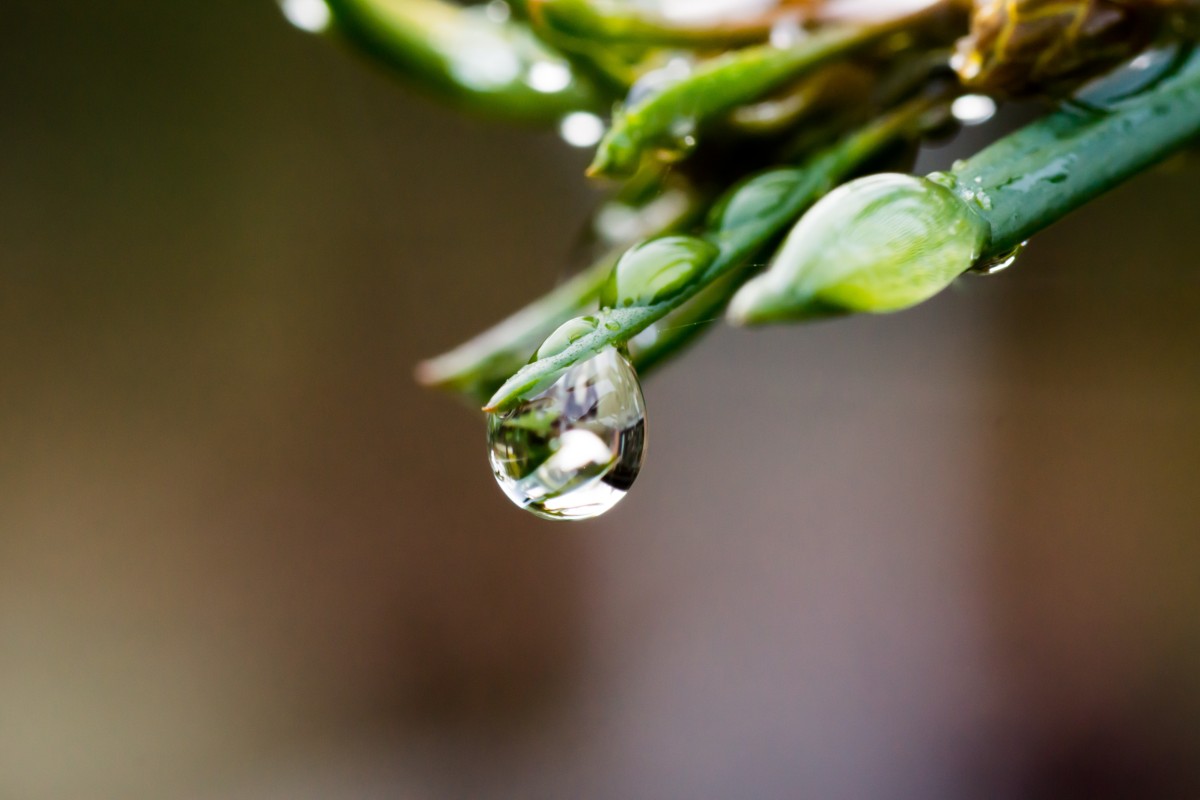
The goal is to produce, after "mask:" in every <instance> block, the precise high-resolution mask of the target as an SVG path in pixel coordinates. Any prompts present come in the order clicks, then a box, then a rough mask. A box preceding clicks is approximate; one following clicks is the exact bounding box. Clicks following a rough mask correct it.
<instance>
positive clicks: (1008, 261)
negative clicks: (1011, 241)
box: [967, 242, 1029, 276]
mask: <svg viewBox="0 0 1200 800" xmlns="http://www.w3.org/2000/svg"><path fill="white" fill-rule="evenodd" d="M1027 244H1029V242H1021V243H1020V244H1019V245H1017V246H1016V247H1014V248H1013V249H1012V250H1009V251H1008V252H1006V253H1001V254H1000V255H997V256H992V257H991V258H985V259H981V260H980V261H978V262H976V263H975V265H974V266H972V267H971V268H970V269H969V270H967V271H968V272H970V273H971V274H973V275H985V276H986V275H995V274H997V273H1000V272H1003V271H1004V270H1006V269H1008V268H1009V267H1011V266H1012V265H1013V264H1014V263H1016V260H1017V258H1018V257H1019V256H1020V255H1021V253H1022V252H1024V251H1025V246H1026V245H1027Z"/></svg>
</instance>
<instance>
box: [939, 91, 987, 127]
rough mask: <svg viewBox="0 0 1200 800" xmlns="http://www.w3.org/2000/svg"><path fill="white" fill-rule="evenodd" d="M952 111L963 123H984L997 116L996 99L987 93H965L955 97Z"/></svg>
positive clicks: (951, 107)
mask: <svg viewBox="0 0 1200 800" xmlns="http://www.w3.org/2000/svg"><path fill="white" fill-rule="evenodd" d="M950 113H951V114H953V115H954V118H955V119H956V120H958V121H959V122H961V123H962V124H963V125H982V124H983V123H985V122H987V121H988V120H989V119H991V118H992V117H994V116H996V101H995V100H993V99H992V98H990V97H988V96H987V95H986V94H964V95H962V96H961V97H957V98H955V100H954V102H953V103H952V104H951V105H950Z"/></svg>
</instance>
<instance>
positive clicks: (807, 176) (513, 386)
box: [484, 99, 934, 412]
mask: <svg viewBox="0 0 1200 800" xmlns="http://www.w3.org/2000/svg"><path fill="white" fill-rule="evenodd" d="M933 104H934V101H931V100H929V99H919V100H914V101H911V102H909V103H907V104H905V105H904V106H901V107H900V108H899V109H897V110H895V111H893V112H892V113H890V114H888V115H886V116H884V117H883V118H881V119H879V120H877V121H876V122H874V123H872V124H870V125H868V126H866V127H865V128H863V129H861V130H860V131H858V132H857V133H855V134H853V135H851V136H849V137H847V138H846V139H844V140H843V141H841V142H839V143H838V144H836V145H834V146H832V147H830V148H828V149H826V150H824V151H822V152H821V153H819V154H818V155H816V156H815V157H813V158H812V159H811V160H810V161H809V162H808V164H807V165H806V166H805V167H803V168H801V169H786V170H775V171H773V172H772V173H768V174H773V175H777V176H779V178H781V179H783V180H785V181H788V182H790V184H789V185H788V187H787V190H786V192H784V193H782V194H781V195H780V196H779V197H778V198H777V200H776V202H774V203H772V204H771V205H770V206H769V207H768V208H765V209H763V210H762V213H761V214H759V215H758V216H756V217H754V218H752V219H747V220H745V221H744V222H743V223H742V224H739V225H736V226H734V227H733V228H732V229H728V230H720V231H718V230H710V231H709V232H707V233H706V234H705V235H704V236H703V238H704V239H705V240H707V241H708V242H710V243H711V244H712V245H714V246H716V248H717V249H718V254H717V256H716V258H715V259H714V260H713V261H712V263H711V264H709V265H708V267H707V268H706V269H705V271H704V273H703V274H702V275H701V276H700V278H699V279H697V280H696V281H695V282H694V283H692V284H691V285H690V286H688V287H686V288H684V289H683V290H682V291H680V292H679V293H678V294H675V295H673V296H671V297H669V298H667V299H665V300H663V301H661V302H658V303H655V304H653V305H648V306H633V307H628V308H613V309H605V310H603V311H601V312H600V315H599V316H600V317H601V324H599V325H597V327H596V330H595V331H593V332H591V333H589V334H587V335H585V336H583V337H581V338H580V339H578V340H577V341H575V342H574V343H573V344H571V345H570V346H569V347H567V348H566V349H565V350H563V351H561V352H559V353H557V354H555V355H552V356H548V357H546V358H542V359H539V360H537V361H534V362H533V363H532V364H529V365H527V366H525V367H523V368H521V369H520V370H519V371H518V372H517V373H516V374H515V375H513V376H512V377H511V378H509V379H508V381H506V382H505V383H504V385H503V386H501V387H500V389H499V390H498V391H497V392H496V394H495V395H493V396H492V399H491V400H490V401H489V402H488V404H487V406H486V407H485V408H484V410H485V411H489V412H495V411H504V410H507V409H509V408H511V407H512V406H513V405H515V404H516V403H517V402H519V401H520V400H521V398H522V397H523V396H524V395H525V394H526V393H527V392H529V391H530V390H532V389H535V388H537V387H538V386H541V385H545V383H546V382H548V381H551V380H553V379H555V378H557V377H558V376H560V375H562V374H563V373H564V372H566V371H567V370H568V369H569V368H570V367H571V366H572V365H573V364H575V363H578V362H580V361H583V360H585V359H587V358H589V357H591V356H593V355H595V354H597V353H599V352H600V351H601V350H603V349H604V348H606V347H613V346H616V345H620V344H622V343H624V342H626V341H628V340H629V339H631V338H632V337H634V336H636V335H637V334H638V333H640V332H641V331H643V330H645V329H646V328H647V327H648V326H650V325H651V324H653V323H654V322H656V321H658V320H660V319H662V318H663V317H665V316H666V315H667V314H669V313H671V312H672V311H674V310H675V309H677V308H679V307H680V306H682V305H683V304H684V303H686V302H687V301H688V300H690V299H691V298H692V297H694V296H696V295H697V294H698V293H699V292H700V291H702V290H703V289H704V287H706V286H708V285H710V284H712V283H713V282H715V281H716V280H718V279H719V278H721V277H722V276H724V275H726V274H728V273H729V272H731V271H732V270H734V269H736V268H737V267H739V266H740V265H741V264H742V263H744V261H745V260H746V259H748V258H750V257H751V256H753V255H754V254H755V253H756V252H758V250H759V249H760V248H762V247H763V246H765V245H766V244H767V243H768V242H770V241H772V240H773V239H775V238H776V237H778V236H779V235H780V234H781V233H782V232H783V231H784V230H786V229H787V227H788V226H789V225H790V224H791V223H793V222H794V221H795V219H796V218H797V217H798V216H799V215H800V214H801V213H802V212H803V211H804V210H805V209H807V208H808V207H809V206H810V205H812V203H813V202H814V201H815V200H816V199H817V198H819V197H820V196H821V195H823V194H825V193H826V192H828V191H829V190H830V189H832V188H833V187H834V186H836V185H837V184H838V183H840V182H841V181H842V180H844V179H845V178H846V177H847V176H848V175H849V174H850V173H852V172H853V171H854V170H855V169H856V168H857V167H858V166H859V165H860V164H862V163H863V162H864V161H867V160H868V159H870V158H871V157H872V156H875V155H876V154H878V153H879V152H880V151H881V150H882V149H884V148H885V147H887V146H888V145H889V144H891V143H892V142H894V141H895V140H897V139H898V138H902V137H904V136H906V135H910V134H911V133H913V132H915V131H918V130H920V129H921V127H922V121H923V120H924V119H925V117H926V115H927V113H928V112H929V110H930V108H931V106H932V105H933ZM738 191H739V190H734V192H733V195H736V194H737V192H738Z"/></svg>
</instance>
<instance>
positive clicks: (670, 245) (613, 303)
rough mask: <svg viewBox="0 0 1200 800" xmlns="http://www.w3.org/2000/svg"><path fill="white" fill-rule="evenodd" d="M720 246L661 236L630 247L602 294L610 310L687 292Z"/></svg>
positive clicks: (702, 241)
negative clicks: (688, 287)
mask: <svg viewBox="0 0 1200 800" xmlns="http://www.w3.org/2000/svg"><path fill="white" fill-rule="evenodd" d="M717 253H718V250H717V248H716V246H714V245H712V244H710V243H709V242H706V241H704V240H703V239H697V238H696V237H695V236H660V237H658V238H657V239H650V240H649V241H646V242H642V243H641V244H639V245H635V246H634V247H632V248H630V249H629V250H628V251H627V252H626V253H625V255H623V256H621V259H620V260H619V261H618V262H617V265H616V267H614V268H613V271H612V277H610V278H609V280H608V284H607V285H606V286H605V287H604V291H603V292H602V293H601V295H600V302H601V303H602V304H603V305H605V306H608V307H610V308H627V307H629V306H649V305H654V304H655V303H659V302H662V301H663V300H666V299H667V298H668V297H673V296H675V295H677V294H679V292H681V291H683V290H684V289H685V288H686V287H687V286H688V285H689V284H690V283H692V282H693V281H694V280H696V277H697V276H698V275H700V274H701V273H702V272H703V271H704V270H705V269H706V268H707V267H708V265H709V264H711V263H712V262H713V259H715V258H716V257H717Z"/></svg>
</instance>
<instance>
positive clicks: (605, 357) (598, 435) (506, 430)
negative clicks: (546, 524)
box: [488, 347, 646, 520]
mask: <svg viewBox="0 0 1200 800" xmlns="http://www.w3.org/2000/svg"><path fill="white" fill-rule="evenodd" d="M645 448H646V403H645V400H644V398H643V397H642V388H641V385H640V384H639V382H638V378H637V373H636V372H634V369H633V366H632V365H631V364H630V363H629V361H628V359H626V358H625V356H624V355H622V354H621V353H620V352H618V351H617V350H616V349H615V348H611V347H610V348H608V349H606V350H604V351H602V352H601V353H599V354H598V355H596V356H594V357H593V358H590V359H588V360H587V361H584V362H582V363H580V364H576V365H575V366H574V367H572V368H571V369H570V370H568V371H567V372H566V373H565V374H564V375H563V376H562V377H561V378H559V379H558V380H557V381H556V382H555V383H554V384H552V385H551V386H550V387H549V388H548V389H546V390H545V391H543V392H541V393H540V394H538V395H537V396H535V397H533V398H531V399H529V400H526V401H524V402H522V403H521V404H520V405H518V406H517V407H515V408H513V409H512V410H511V411H508V412H505V413H503V414H494V415H492V416H491V417H490V418H489V419H488V458H489V460H490V461H491V465H492V473H493V475H495V477H496V482H497V483H499V484H500V488H501V489H503V490H504V493H505V494H506V495H508V498H509V499H510V500H512V501H513V503H515V504H516V505H518V506H520V507H521V508H524V509H525V510H526V511H529V512H530V513H532V514H535V515H536V516H539V517H542V518H544V519H551V520H585V519H591V518H593V517H598V516H600V515H601V514H603V513H604V512H606V511H608V510H609V509H610V508H612V507H613V506H614V505H616V504H617V503H618V502H619V501H620V500H621V498H623V497H624V496H625V493H626V492H628V491H629V488H630V486H632V485H633V481H634V480H635V479H636V478H637V475H638V472H639V471H640V470H641V466H642V456H643V454H644V453H645Z"/></svg>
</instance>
